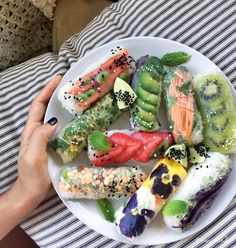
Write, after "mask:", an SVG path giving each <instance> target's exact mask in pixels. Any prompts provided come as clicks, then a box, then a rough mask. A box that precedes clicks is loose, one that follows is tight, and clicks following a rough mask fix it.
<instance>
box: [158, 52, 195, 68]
mask: <svg viewBox="0 0 236 248" xmlns="http://www.w3.org/2000/svg"><path fill="white" fill-rule="evenodd" d="M190 58H191V56H190V55H188V54H187V53H185V52H173V53H166V54H165V55H164V56H163V57H162V58H161V62H162V64H163V65H166V66H177V65H181V64H184V63H187V62H188V61H189V60H190Z"/></svg>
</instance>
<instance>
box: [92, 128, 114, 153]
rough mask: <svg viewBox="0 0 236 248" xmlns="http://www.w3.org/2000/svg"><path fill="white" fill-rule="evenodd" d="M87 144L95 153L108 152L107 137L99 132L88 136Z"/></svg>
mask: <svg viewBox="0 0 236 248" xmlns="http://www.w3.org/2000/svg"><path fill="white" fill-rule="evenodd" d="M89 143H90V144H91V146H92V147H93V148H94V149H96V150H97V151H103V152H105V151H107V150H109V147H110V146H109V142H108V140H107V137H106V136H105V135H104V134H103V133H102V132H100V131H93V132H91V133H90V135H89Z"/></svg>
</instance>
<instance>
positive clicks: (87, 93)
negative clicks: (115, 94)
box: [58, 47, 132, 115]
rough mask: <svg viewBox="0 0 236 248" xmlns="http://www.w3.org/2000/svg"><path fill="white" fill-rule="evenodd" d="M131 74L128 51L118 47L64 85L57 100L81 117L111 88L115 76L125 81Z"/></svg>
mask: <svg viewBox="0 0 236 248" xmlns="http://www.w3.org/2000/svg"><path fill="white" fill-rule="evenodd" d="M87 71H88V70H87ZM131 73H132V70H131V68H130V65H129V62H128V51H127V49H125V48H120V47H119V48H117V49H116V50H112V51H111V55H109V56H107V57H106V58H105V59H102V60H101V62H100V63H99V64H98V65H97V66H93V67H92V69H90V70H89V72H87V73H83V74H81V75H80V76H78V77H77V78H76V79H75V80H72V81H71V82H69V83H67V84H65V85H64V86H63V87H62V88H61V89H60V91H59V94H58V99H59V101H60V102H61V103H62V106H63V107H64V108H65V109H67V110H68V111H69V112H71V113H72V114H75V115H81V114H82V113H83V112H84V111H85V110H86V109H88V108H89V107H90V106H91V104H93V103H94V102H96V101H98V100H99V99H101V98H102V97H103V96H104V95H105V94H107V93H108V92H109V91H110V90H111V89H112V88H113V85H114V82H115V79H116V77H117V76H119V77H125V79H127V77H129V76H130V75H131Z"/></svg>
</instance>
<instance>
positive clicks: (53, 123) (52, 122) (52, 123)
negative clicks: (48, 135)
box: [47, 117, 57, 126]
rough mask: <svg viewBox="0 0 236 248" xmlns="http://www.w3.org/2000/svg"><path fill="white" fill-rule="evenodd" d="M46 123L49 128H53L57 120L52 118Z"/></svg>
mask: <svg viewBox="0 0 236 248" xmlns="http://www.w3.org/2000/svg"><path fill="white" fill-rule="evenodd" d="M47 123H48V124H50V125H51V126H53V125H55V124H56V123H57V118H56V117H52V118H51V119H50V120H48V121H47Z"/></svg>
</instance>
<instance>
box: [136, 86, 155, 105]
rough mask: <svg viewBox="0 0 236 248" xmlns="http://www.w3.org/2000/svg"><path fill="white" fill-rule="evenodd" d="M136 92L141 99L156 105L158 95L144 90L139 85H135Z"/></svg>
mask: <svg viewBox="0 0 236 248" xmlns="http://www.w3.org/2000/svg"><path fill="white" fill-rule="evenodd" d="M135 91H136V94H137V95H138V96H139V97H141V98H142V100H143V101H145V102H146V103H149V104H152V105H155V106H156V105H157V102H158V96H156V95H154V94H152V93H149V92H147V91H146V90H144V89H143V88H142V87H141V85H138V86H137V87H136V90H135Z"/></svg>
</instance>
